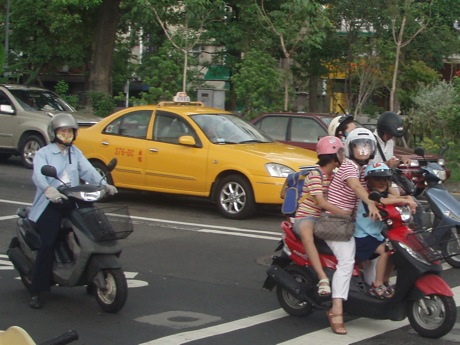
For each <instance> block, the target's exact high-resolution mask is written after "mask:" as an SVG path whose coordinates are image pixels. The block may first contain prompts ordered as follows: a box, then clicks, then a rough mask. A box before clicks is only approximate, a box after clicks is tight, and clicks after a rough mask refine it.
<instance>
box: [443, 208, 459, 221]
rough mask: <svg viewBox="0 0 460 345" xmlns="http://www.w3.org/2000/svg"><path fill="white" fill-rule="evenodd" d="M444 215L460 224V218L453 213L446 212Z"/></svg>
mask: <svg viewBox="0 0 460 345" xmlns="http://www.w3.org/2000/svg"><path fill="white" fill-rule="evenodd" d="M444 214H445V215H446V216H447V217H449V218H450V219H452V220H454V221H456V222H459V223H460V217H459V216H458V215H456V214H455V213H454V212H452V211H444Z"/></svg>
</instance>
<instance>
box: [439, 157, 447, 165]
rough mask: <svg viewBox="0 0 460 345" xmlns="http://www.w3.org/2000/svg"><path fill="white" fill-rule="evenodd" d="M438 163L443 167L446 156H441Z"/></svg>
mask: <svg viewBox="0 0 460 345" xmlns="http://www.w3.org/2000/svg"><path fill="white" fill-rule="evenodd" d="M438 164H439V165H440V166H442V167H444V165H445V164H446V161H445V160H444V158H439V159H438Z"/></svg>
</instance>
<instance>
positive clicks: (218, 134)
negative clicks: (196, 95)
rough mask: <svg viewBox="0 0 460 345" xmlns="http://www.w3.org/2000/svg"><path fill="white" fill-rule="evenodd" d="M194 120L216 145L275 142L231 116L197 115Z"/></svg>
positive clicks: (241, 120)
mask: <svg viewBox="0 0 460 345" xmlns="http://www.w3.org/2000/svg"><path fill="white" fill-rule="evenodd" d="M191 118H192V120H193V121H195V123H196V124H197V125H198V126H199V127H200V128H201V130H202V131H203V133H204V134H205V135H206V137H207V138H208V139H209V141H211V142H212V143H214V144H243V143H251V142H257V143H271V142H273V140H272V139H271V138H269V137H268V136H266V135H265V134H263V133H262V132H261V131H259V130H258V129H257V128H256V127H254V126H253V125H252V124H250V123H248V122H246V121H244V120H243V119H241V118H239V117H237V116H235V115H230V114H197V115H192V116H191Z"/></svg>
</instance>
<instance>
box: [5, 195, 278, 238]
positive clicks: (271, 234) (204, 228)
mask: <svg viewBox="0 0 460 345" xmlns="http://www.w3.org/2000/svg"><path fill="white" fill-rule="evenodd" d="M1 202H3V203H7V204H18V205H31V204H30V203H23V202H19V201H13V200H4V199H0V203H1ZM13 218H17V216H16V215H12V216H4V217H0V220H7V219H13ZM131 219H132V220H133V221H136V220H138V221H147V222H156V223H163V224H170V225H171V227H172V228H174V229H178V230H188V231H195V232H202V233H213V234H221V235H230V236H241V237H249V238H258V239H264V240H272V241H279V240H280V239H281V233H280V232H276V231H265V230H255V229H243V228H235V227H226V226H220V225H209V224H202V223H190V222H177V221H173V220H167V219H159V218H149V217H139V216H131ZM180 225H182V226H186V227H187V228H184V227H181V226H180ZM216 229H217V230H216Z"/></svg>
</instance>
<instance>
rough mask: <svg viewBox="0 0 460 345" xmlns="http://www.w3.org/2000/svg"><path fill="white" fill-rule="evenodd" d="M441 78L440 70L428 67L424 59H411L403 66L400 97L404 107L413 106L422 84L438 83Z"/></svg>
mask: <svg viewBox="0 0 460 345" xmlns="http://www.w3.org/2000/svg"><path fill="white" fill-rule="evenodd" d="M440 79H441V75H440V73H439V72H437V71H435V70H434V69H432V68H430V67H428V66H427V65H426V63H425V62H423V61H409V62H408V63H406V64H404V65H403V66H402V67H401V73H400V74H399V83H400V86H401V87H400V88H399V89H398V97H399V101H400V103H401V108H402V109H409V108H411V107H412V106H413V101H412V99H413V97H414V96H415V95H416V94H417V92H418V91H419V90H420V88H421V87H422V86H429V85H433V84H436V83H437V82H438V81H439V80H440Z"/></svg>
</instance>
